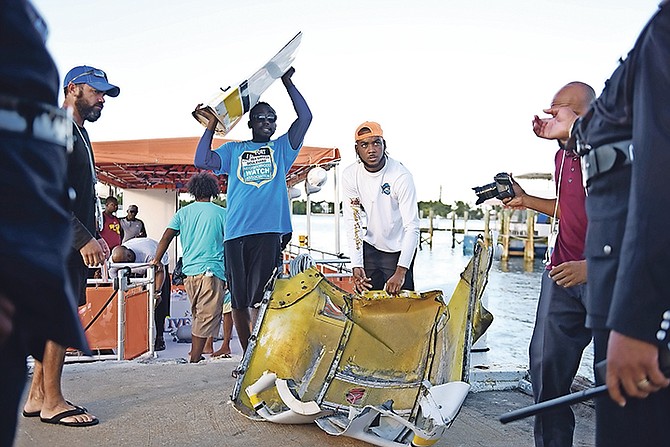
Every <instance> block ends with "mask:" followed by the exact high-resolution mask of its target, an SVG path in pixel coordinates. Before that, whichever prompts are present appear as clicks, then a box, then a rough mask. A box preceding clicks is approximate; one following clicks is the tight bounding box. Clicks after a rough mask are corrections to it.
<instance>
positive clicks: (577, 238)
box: [547, 149, 587, 269]
mask: <svg viewBox="0 0 670 447" xmlns="http://www.w3.org/2000/svg"><path fill="white" fill-rule="evenodd" d="M562 159H563V149H559V150H558V152H556V156H555V157H554V162H555V163H556V172H555V177H554V178H555V179H556V184H557V188H558V189H559V192H558V194H559V196H558V197H559V199H558V206H559V209H560V213H559V214H560V216H561V219H560V224H559V228H560V231H559V232H558V238H557V240H556V246H555V247H554V251H553V253H552V255H551V263H550V265H548V266H547V268H548V269H551V268H552V267H555V266H557V265H559V264H561V263H563V262H566V261H580V260H582V259H584V241H585V240H586V222H587V221H586V208H585V205H584V202H585V200H586V192H585V190H584V183H583V182H582V170H581V166H580V163H579V156H578V155H577V154H575V153H574V152H572V151H570V150H568V151H566V152H565V162H564V163H563V175H562V176H561V175H560V169H561V160H562ZM559 178H560V179H561V184H560V185H558V180H559Z"/></svg>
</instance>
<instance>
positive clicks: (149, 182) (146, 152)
mask: <svg viewBox="0 0 670 447" xmlns="http://www.w3.org/2000/svg"><path fill="white" fill-rule="evenodd" d="M199 139H200V138H199V137H182V138H155V139H150V140H119V141H101V142H96V143H93V152H94V153H95V166H96V172H97V174H98V178H99V179H100V181H102V182H103V183H106V184H109V185H113V186H117V187H119V188H123V189H177V190H179V191H181V192H184V191H185V187H186V183H187V182H188V180H189V179H190V178H191V176H192V175H193V174H194V173H196V172H198V171H199V169H197V168H196V167H195V166H193V156H194V154H195V148H196V146H197V145H198V141H199ZM227 141H230V140H226V139H223V138H214V141H213V143H212V147H219V146H220V145H222V144H223V143H225V142H227ZM339 161H340V151H339V149H337V148H322V147H313V146H303V148H302V149H301V150H300V154H299V155H298V158H297V160H296V161H295V163H294V164H293V166H292V167H291V170H290V171H289V173H288V175H287V176H286V181H287V183H288V185H289V186H293V185H295V184H297V183H299V182H301V181H302V180H304V179H305V177H306V176H307V172H309V170H310V169H311V168H312V167H314V166H320V167H322V168H324V169H326V170H328V169H330V168H331V167H333V166H335V165H336V164H337V163H339ZM219 181H220V184H221V191H222V192H226V188H227V184H228V178H227V176H225V175H221V176H219Z"/></svg>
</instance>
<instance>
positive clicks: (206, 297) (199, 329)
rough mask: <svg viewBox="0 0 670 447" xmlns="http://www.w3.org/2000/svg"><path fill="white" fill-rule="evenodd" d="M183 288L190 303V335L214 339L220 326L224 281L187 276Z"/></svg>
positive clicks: (214, 277) (211, 277) (200, 276)
mask: <svg viewBox="0 0 670 447" xmlns="http://www.w3.org/2000/svg"><path fill="white" fill-rule="evenodd" d="M184 288H185V289H186V293H187V294H188V298H189V300H190V301H191V333H192V334H193V335H194V336H196V337H200V338H207V337H216V336H217V335H218V333H219V328H220V326H221V313H222V311H223V297H224V295H225V281H223V280H222V279H220V278H217V277H216V276H205V274H200V275H196V276H187V277H186V279H185V280H184Z"/></svg>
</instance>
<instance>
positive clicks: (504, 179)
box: [472, 172, 514, 205]
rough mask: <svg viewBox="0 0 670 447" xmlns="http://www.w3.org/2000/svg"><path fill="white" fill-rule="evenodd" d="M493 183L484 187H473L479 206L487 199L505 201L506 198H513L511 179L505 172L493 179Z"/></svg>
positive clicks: (476, 203)
mask: <svg viewBox="0 0 670 447" xmlns="http://www.w3.org/2000/svg"><path fill="white" fill-rule="evenodd" d="M493 180H494V181H493V183H489V184H488V185H484V186H475V187H474V188H472V189H474V190H475V194H477V202H475V205H479V204H480V203H483V202H484V201H485V200H488V199H493V198H496V199H499V200H502V199H506V198H507V197H514V188H512V177H510V175H509V174H508V173H506V172H501V173H500V174H496V176H495V177H493Z"/></svg>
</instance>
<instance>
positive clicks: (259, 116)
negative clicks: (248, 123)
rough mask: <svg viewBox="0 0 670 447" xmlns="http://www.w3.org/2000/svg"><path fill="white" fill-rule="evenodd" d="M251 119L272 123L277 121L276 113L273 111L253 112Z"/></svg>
mask: <svg viewBox="0 0 670 447" xmlns="http://www.w3.org/2000/svg"><path fill="white" fill-rule="evenodd" d="M251 119H253V120H254V121H265V120H267V121H269V122H271V123H274V122H275V121H277V115H275V114H274V113H255V114H253V115H252V116H251Z"/></svg>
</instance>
